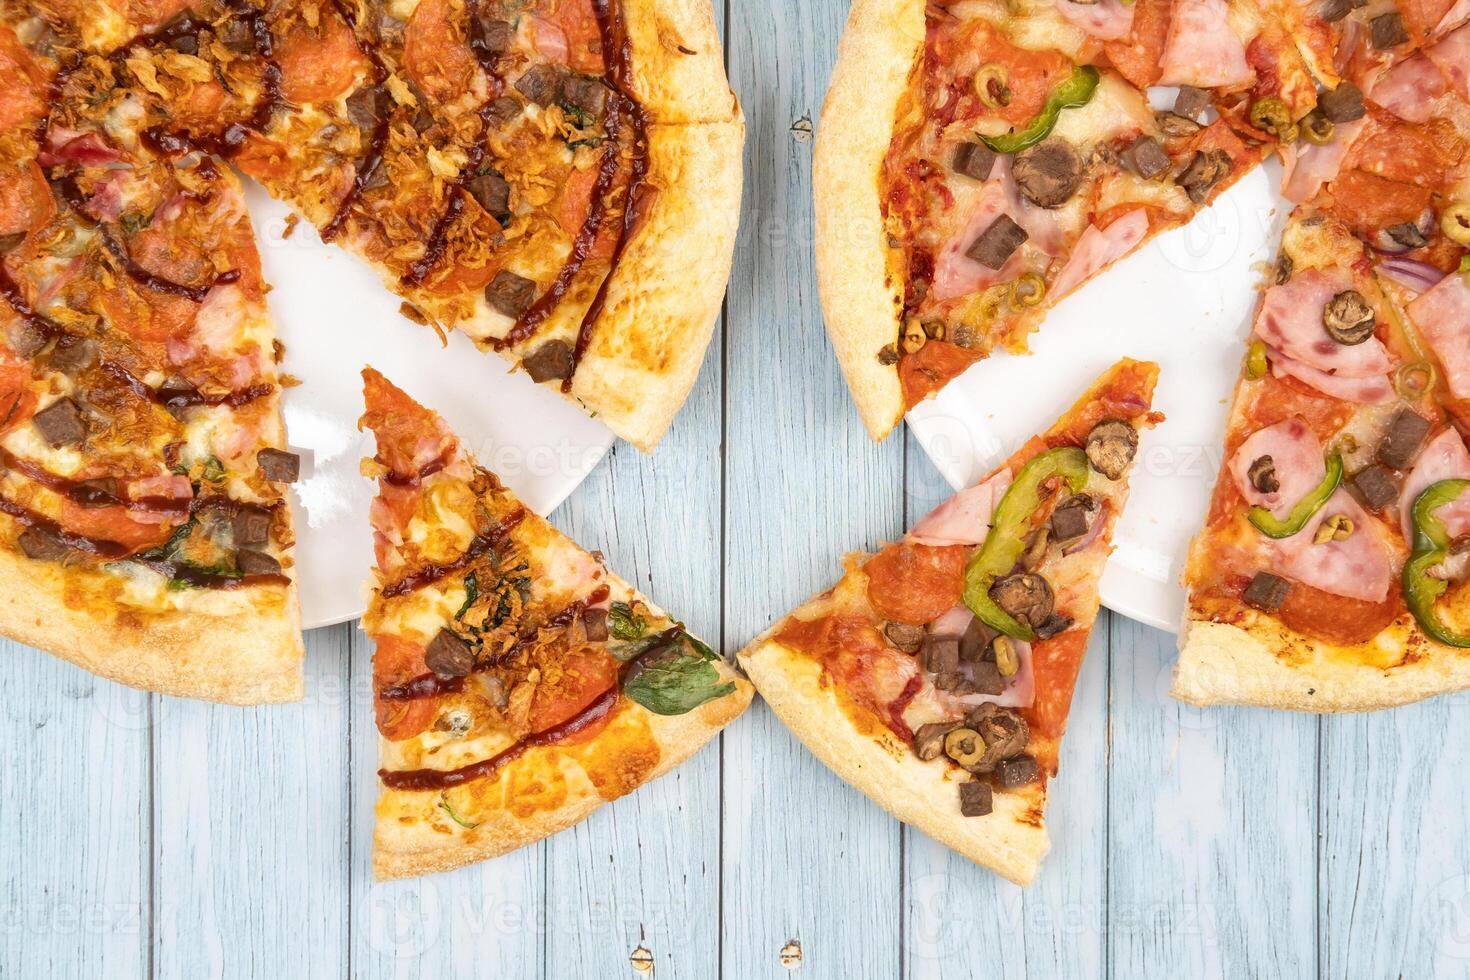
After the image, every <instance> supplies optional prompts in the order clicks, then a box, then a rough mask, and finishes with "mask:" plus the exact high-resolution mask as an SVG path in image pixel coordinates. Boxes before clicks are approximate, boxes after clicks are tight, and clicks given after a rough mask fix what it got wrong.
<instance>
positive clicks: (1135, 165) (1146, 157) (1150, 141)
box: [1123, 136, 1172, 180]
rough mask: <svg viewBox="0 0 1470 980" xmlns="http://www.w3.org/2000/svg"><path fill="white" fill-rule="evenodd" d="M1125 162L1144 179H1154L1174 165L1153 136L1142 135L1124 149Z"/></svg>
mask: <svg viewBox="0 0 1470 980" xmlns="http://www.w3.org/2000/svg"><path fill="white" fill-rule="evenodd" d="M1123 162H1124V163H1125V164H1126V165H1127V166H1128V169H1129V170H1132V171H1133V172H1134V173H1136V174H1138V176H1140V177H1142V178H1143V179H1144V180H1153V179H1154V178H1155V177H1157V176H1159V174H1162V173H1164V172H1165V171H1167V170H1168V169H1169V167H1170V166H1171V165H1172V164H1171V162H1170V160H1169V154H1167V153H1165V152H1164V148H1163V147H1162V146H1161V145H1159V141H1158V140H1156V139H1154V138H1153V137H1152V136H1140V137H1138V139H1136V140H1134V141H1133V142H1132V143H1130V144H1129V145H1128V148H1127V149H1126V150H1124V151H1123Z"/></svg>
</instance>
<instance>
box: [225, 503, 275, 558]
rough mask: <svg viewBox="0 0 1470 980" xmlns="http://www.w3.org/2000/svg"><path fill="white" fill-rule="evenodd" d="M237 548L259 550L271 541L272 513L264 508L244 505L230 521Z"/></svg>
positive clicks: (237, 509)
mask: <svg viewBox="0 0 1470 980" xmlns="http://www.w3.org/2000/svg"><path fill="white" fill-rule="evenodd" d="M230 527H231V530H232V531H233V534H234V539H235V547H237V548H258V547H260V546H261V545H264V544H268V543H269V542H270V539H271V512H270V511H268V510H266V509H265V508H264V507H256V506H254V505H252V504H242V505H241V506H240V507H238V508H236V510H235V516H234V518H233V519H232V520H231V521H230Z"/></svg>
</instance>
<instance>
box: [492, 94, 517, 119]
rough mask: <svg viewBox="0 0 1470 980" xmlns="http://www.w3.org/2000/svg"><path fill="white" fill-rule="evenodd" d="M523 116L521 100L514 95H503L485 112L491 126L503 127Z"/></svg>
mask: <svg viewBox="0 0 1470 980" xmlns="http://www.w3.org/2000/svg"><path fill="white" fill-rule="evenodd" d="M520 114H521V100H520V99H517V98H516V97H515V96H514V95H502V96H501V97H500V98H498V99H496V100H495V101H494V102H492V103H490V107H489V108H488V109H486V110H485V115H486V118H487V119H488V120H489V123H490V125H491V126H494V127H501V126H504V125H505V124H506V123H508V122H510V121H511V120H512V119H515V118H516V117H517V116H519V115H520Z"/></svg>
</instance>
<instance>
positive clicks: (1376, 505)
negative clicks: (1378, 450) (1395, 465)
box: [1353, 463, 1399, 510]
mask: <svg viewBox="0 0 1470 980" xmlns="http://www.w3.org/2000/svg"><path fill="white" fill-rule="evenodd" d="M1353 488H1354V489H1356V490H1357V491H1358V495H1359V496H1360V497H1362V498H1363V503H1364V504H1366V505H1367V506H1368V509H1369V510H1381V509H1383V508H1384V507H1387V506H1388V505H1389V504H1391V503H1393V502H1394V501H1395V500H1398V499H1399V484H1398V481H1397V480H1395V479H1394V476H1393V474H1392V473H1391V472H1389V469H1388V467H1386V466H1384V465H1383V464H1382V463H1374V464H1372V465H1371V466H1367V467H1365V468H1363V469H1361V470H1359V471H1358V473H1357V475H1356V476H1354V477H1353Z"/></svg>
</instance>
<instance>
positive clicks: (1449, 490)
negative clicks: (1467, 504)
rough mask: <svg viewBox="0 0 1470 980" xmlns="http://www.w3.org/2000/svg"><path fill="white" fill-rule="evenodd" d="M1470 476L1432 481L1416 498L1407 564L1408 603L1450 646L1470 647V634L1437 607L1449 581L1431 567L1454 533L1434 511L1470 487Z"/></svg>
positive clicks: (1428, 631)
mask: <svg viewBox="0 0 1470 980" xmlns="http://www.w3.org/2000/svg"><path fill="white" fill-rule="evenodd" d="M1467 487H1470V480H1440V481H1439V482H1438V483H1434V484H1430V486H1429V487H1427V488H1426V489H1425V490H1424V492H1423V493H1421V494H1420V495H1419V498H1418V499H1417V500H1415V501H1414V510H1413V522H1414V553H1413V555H1412V556H1411V557H1410V558H1409V561H1408V563H1407V564H1406V565H1404V576H1403V586H1404V605H1406V606H1408V607H1409V612H1411V613H1413V614H1414V618H1415V619H1416V620H1418V621H1419V625H1420V627H1422V628H1423V630H1424V632H1425V634H1426V635H1427V636H1428V637H1429V638H1430V639H1432V640H1437V641H1438V642H1440V643H1443V644H1445V645H1446V646H1452V647H1461V648H1467V647H1470V636H1467V635H1466V634H1464V633H1459V632H1456V631H1454V630H1452V629H1450V628H1449V627H1447V626H1445V625H1444V624H1443V623H1442V622H1440V620H1439V616H1438V614H1436V613H1435V611H1434V603H1435V601H1436V600H1437V599H1438V598H1439V597H1440V596H1441V595H1443V594H1444V591H1445V589H1446V588H1448V583H1446V582H1445V581H1444V579H1438V578H1434V577H1433V576H1432V575H1430V574H1429V570H1430V569H1431V568H1433V567H1434V566H1435V565H1438V564H1439V563H1440V562H1442V561H1444V559H1445V557H1446V556H1447V555H1448V554H1449V549H1450V535H1449V531H1448V530H1446V529H1445V526H1444V522H1443V521H1441V520H1440V519H1439V518H1438V517H1436V516H1435V514H1434V512H1435V511H1436V510H1438V509H1439V508H1440V507H1443V506H1444V505H1445V504H1448V503H1450V502H1451V501H1453V500H1454V499H1455V498H1457V497H1458V496H1460V494H1461V493H1462V492H1463V491H1464V490H1465V489H1466V488H1467Z"/></svg>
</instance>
